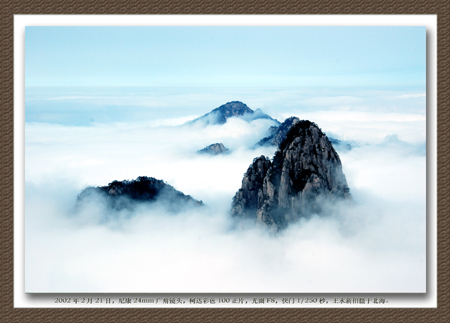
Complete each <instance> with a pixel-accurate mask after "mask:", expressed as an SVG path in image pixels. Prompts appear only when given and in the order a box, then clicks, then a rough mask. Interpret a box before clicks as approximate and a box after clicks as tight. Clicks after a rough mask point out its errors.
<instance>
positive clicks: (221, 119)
mask: <svg viewBox="0 0 450 323" xmlns="http://www.w3.org/2000/svg"><path fill="white" fill-rule="evenodd" d="M231 117H238V118H241V119H244V120H246V121H252V120H255V119H269V120H273V121H275V122H276V123H277V124H279V121H278V120H276V119H273V118H271V117H270V116H269V115H267V114H265V113H264V112H262V111H261V110H260V109H257V110H255V111H253V110H252V109H250V108H249V107H248V106H247V105H246V104H244V103H242V102H240V101H232V102H228V103H225V104H224V105H221V106H220V107H218V108H216V109H214V110H212V111H211V112H209V113H207V114H205V115H204V116H201V117H200V118H197V119H195V120H193V121H190V122H189V123H194V122H198V121H202V122H204V123H205V124H208V125H211V124H213V125H214V124H224V123H225V122H227V119H229V118H231Z"/></svg>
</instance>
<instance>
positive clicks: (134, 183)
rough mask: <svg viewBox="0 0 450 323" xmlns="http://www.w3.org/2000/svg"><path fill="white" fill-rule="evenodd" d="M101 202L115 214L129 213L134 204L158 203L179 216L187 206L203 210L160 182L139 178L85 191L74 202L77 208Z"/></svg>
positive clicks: (194, 202) (196, 202)
mask: <svg viewBox="0 0 450 323" xmlns="http://www.w3.org/2000/svg"><path fill="white" fill-rule="evenodd" d="M99 200H100V201H102V202H103V203H104V204H105V205H106V206H107V207H109V208H111V209H115V210H121V209H132V208H134V206H136V205H137V204H141V203H154V202H161V204H162V205H164V206H165V207H166V208H167V209H168V210H169V211H173V212H178V211H180V210H182V209H183V208H185V207H189V206H202V205H204V204H203V202H202V201H197V200H195V199H193V198H192V197H191V196H189V195H185V194H183V193H182V192H180V191H177V190H176V189H175V188H173V187H172V186H170V185H169V184H166V183H164V181H162V180H158V179H155V178H153V177H147V176H140V177H138V178H137V179H136V180H131V181H129V180H124V181H113V182H111V183H109V184H108V185H106V186H98V187H87V188H86V189H84V190H83V191H82V192H81V193H80V194H79V195H78V198H77V205H79V206H80V205H82V204H83V203H90V202H92V201H94V202H95V203H97V202H98V201H99Z"/></svg>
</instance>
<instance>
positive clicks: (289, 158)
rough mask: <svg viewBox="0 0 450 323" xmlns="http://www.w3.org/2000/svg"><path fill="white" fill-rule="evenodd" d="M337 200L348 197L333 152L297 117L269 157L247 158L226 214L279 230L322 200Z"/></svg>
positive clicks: (317, 207)
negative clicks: (249, 160)
mask: <svg viewBox="0 0 450 323" xmlns="http://www.w3.org/2000/svg"><path fill="white" fill-rule="evenodd" d="M342 199H351V195H350V190H349V188H348V186H347V181H346V179H345V175H344V173H343V172H342V165H341V161H340V159H339V156H338V154H337V153H336V151H335V150H334V148H333V146H332V144H331V142H330V140H328V138H327V137H326V135H325V134H324V133H323V132H322V131H321V130H320V128H319V127H318V126H317V125H316V124H315V123H312V122H310V121H307V120H302V121H298V122H297V123H295V124H294V125H293V126H292V127H291V128H290V130H289V131H288V133H287V135H286V138H285V139H284V140H283V141H282V142H281V144H280V146H279V148H278V150H277V152H276V153H275V156H274V158H273V160H272V161H270V160H269V159H268V158H267V157H265V156H261V157H259V158H255V159H254V160H253V163H252V164H251V165H250V167H249V168H248V170H247V172H246V173H245V175H244V178H243V180H242V187H241V188H240V189H239V191H238V192H237V193H236V195H235V196H234V198H233V202H232V210H231V213H232V215H233V216H234V217H236V218H243V219H252V220H254V221H256V223H258V224H262V225H266V226H269V227H270V228H272V229H273V230H274V231H279V230H281V229H283V228H285V227H286V226H287V225H288V224H289V223H292V222H295V221H297V220H298V219H300V218H302V217H308V216H310V215H311V214H313V213H321V211H322V207H323V205H325V202H326V201H336V200H342Z"/></svg>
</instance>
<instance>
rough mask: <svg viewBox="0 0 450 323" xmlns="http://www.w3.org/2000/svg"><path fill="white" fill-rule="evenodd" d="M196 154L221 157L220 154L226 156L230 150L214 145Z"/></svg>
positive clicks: (218, 144)
mask: <svg viewBox="0 0 450 323" xmlns="http://www.w3.org/2000/svg"><path fill="white" fill-rule="evenodd" d="M197 152H198V153H199V154H210V155H221V154H228V153H229V152H230V150H229V149H228V148H227V147H225V146H224V144H222V143H216V144H212V145H209V146H208V147H205V148H203V149H201V150H199V151H197Z"/></svg>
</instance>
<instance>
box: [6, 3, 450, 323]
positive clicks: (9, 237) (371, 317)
mask: <svg viewBox="0 0 450 323" xmlns="http://www.w3.org/2000/svg"><path fill="white" fill-rule="evenodd" d="M0 10H1V26H2V28H1V38H0V40H1V48H2V50H1V53H0V55H1V58H2V59H1V62H0V64H1V76H0V78H1V113H0V118H1V121H0V124H1V137H0V147H1V148H0V149H1V160H2V163H1V168H0V173H1V176H0V180H1V190H0V191H1V197H0V203H1V204H0V205H1V208H0V210H1V216H2V217H1V236H0V239H1V253H0V259H1V264H0V266H1V275H0V280H1V284H0V290H1V293H0V299H1V303H0V304H1V315H0V321H1V322H194V321H195V322H211V321H219V322H302V321H303V322H321V321H325V322H348V321H351V322H353V321H354V322H363V321H367V322H411V321H414V322H448V321H450V314H449V306H450V304H449V303H448V302H449V277H448V273H449V267H450V266H449V250H450V246H449V241H450V239H449V236H448V234H449V217H448V216H447V214H448V213H447V212H448V210H449V208H450V207H449V198H448V196H449V178H450V172H449V169H448V165H449V162H448V159H447V157H448V154H449V151H450V147H449V146H450V142H449V131H448V130H447V129H446V126H447V125H448V124H449V123H450V111H449V108H448V106H449V101H450V98H449V93H450V89H449V74H450V73H449V72H450V66H449V57H450V56H449V50H450V47H449V38H450V24H449V18H450V17H449V14H450V10H449V4H448V2H447V1H445V0H416V1H405V0H402V1H392V0H387V1H384V0H383V1H382V0H374V1H367V2H364V1H361V0H359V1H357V0H336V1H326V0H306V1H302V2H300V1H294V0H278V1H267V0H266V1H250V0H244V1H242V2H236V1H224V0H221V1H216V2H213V1H208V0H169V1H166V2H163V1H138V0H126V1H124V0H116V1H111V2H109V1H105V0H97V1H95V0H94V1H89V2H88V1H74V0H56V1H49V0H34V1H33V0H28V1H27V0H25V1H18V0H12V1H2V3H1V8H0ZM14 14H433V15H437V18H438V19H437V21H438V28H437V30H438V38H437V41H438V51H437V56H438V57H437V63H438V72H437V88H438V94H437V102H438V109H437V114H438V122H437V140H438V143H437V144H438V146H437V148H438V160H437V172H438V176H437V185H438V192H437V211H438V218H437V224H438V230H437V237H438V249H437V254H438V263H437V269H438V274H437V278H438V286H437V289H438V307H437V309H420V308H416V309H401V308H391V309H389V308H388V309H373V308H362V309H335V308H320V309H299V308H292V309H270V308H265V309H259V308H251V309H211V308H205V309H197V308H195V309H193V308H189V309H183V308H176V309H165V308H163V309H161V308H159V309H147V308H146V309H142V308H140V309H136V308H129V309H122V308H102V309H94V308H92V309H90V308H70V309H61V308H57V309H43V308H40V309H21V308H14V299H13V265H14V262H13V251H14V246H13V200H14V196H13V188H14V184H13V183H14V181H13V179H14V177H13V167H14V165H13V161H14V152H13V148H14V145H13V138H14V129H13V115H14V108H13V72H14V69H13V57H14V54H13V16H14Z"/></svg>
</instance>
